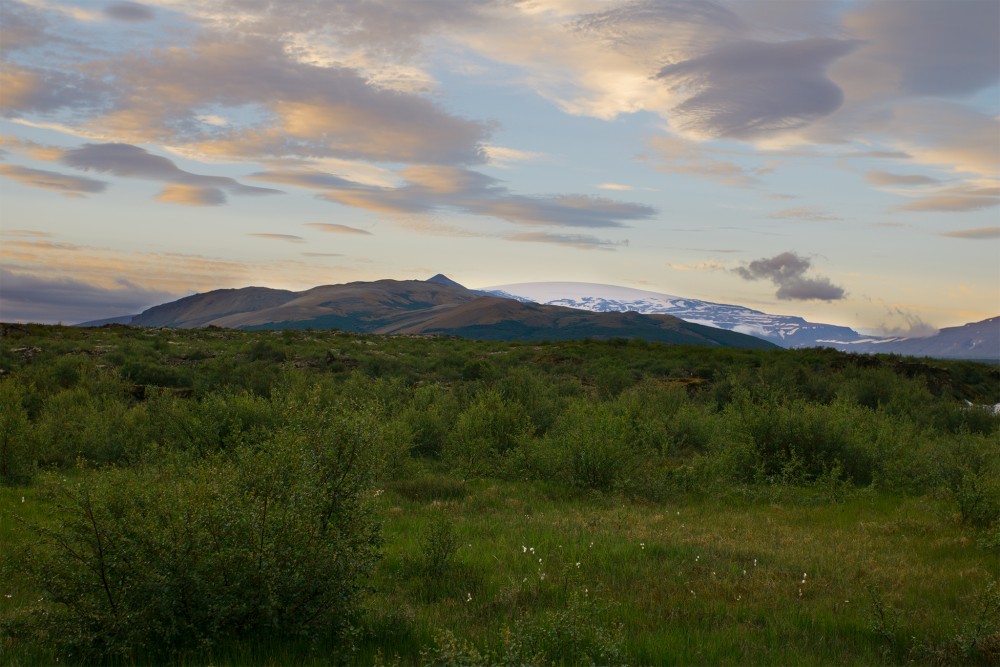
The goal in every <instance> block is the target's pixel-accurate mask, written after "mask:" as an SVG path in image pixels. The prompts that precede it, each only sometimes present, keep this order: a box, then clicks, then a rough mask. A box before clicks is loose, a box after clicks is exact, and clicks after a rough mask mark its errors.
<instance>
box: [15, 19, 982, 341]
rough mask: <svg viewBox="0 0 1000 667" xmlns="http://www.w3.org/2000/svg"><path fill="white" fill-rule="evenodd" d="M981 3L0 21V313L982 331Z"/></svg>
mask: <svg viewBox="0 0 1000 667" xmlns="http://www.w3.org/2000/svg"><path fill="white" fill-rule="evenodd" d="M998 205H1000V2H998V1H997V0H877V1H865V0H636V1H627V2H622V1H618V0H405V1H404V0H368V1H366V2H358V1H356V0H282V1H281V2H277V1H274V2H272V1H268V0H150V1H149V2H143V3H139V2H104V1H101V0H89V1H82V0H81V1H78V2H70V1H69V0H0V320H4V321H36V322H49V323H55V322H63V323H75V322H79V321H84V320H88V319H97V318H103V317H113V316H120V315H126V314H132V313H137V312H140V311H141V310H143V309H145V308H147V307H150V306H152V305H156V304H159V303H163V302H166V301H170V300H173V299H175V298H178V297H181V296H184V295H188V294H193V293H196V292H204V291H208V290H212V289H219V288H237V287H246V286H250V285H258V286H268V287H275V288H284V289H293V290H302V289H307V288H310V287H313V286H316V285H324V284H334V283H344V282H351V281H358V280H377V279H381V278H394V279H401V280H403V279H426V278H429V277H430V276H432V275H434V274H436V273H444V274H446V275H448V276H449V277H451V278H452V279H454V280H456V281H458V282H460V283H462V284H464V285H466V286H468V287H484V286H490V285H501V284H510V283H519V282H537V281H582V282H592V283H607V284H612V285H621V286H626V287H634V288H639V289H646V290H651V291H654V292H660V293H666V294H673V295H677V296H682V297H688V298H696V299H701V300H705V301H713V302H719V303H730V304H738V305H742V306H747V307H751V308H756V309H759V310H763V311H765V312H769V313H774V314H788V315H801V316H803V317H806V318H807V319H809V320H811V321H815V322H825V323H831V324H839V325H846V326H851V327H853V328H855V329H858V330H860V331H864V332H879V333H884V334H897V335H898V334H904V335H929V334H931V333H933V332H934V331H936V330H937V329H938V328H941V327H946V326H956V325H961V324H965V323H967V322H974V321H979V320H982V319H985V318H987V317H992V316H995V315H998V314H1000V208H998Z"/></svg>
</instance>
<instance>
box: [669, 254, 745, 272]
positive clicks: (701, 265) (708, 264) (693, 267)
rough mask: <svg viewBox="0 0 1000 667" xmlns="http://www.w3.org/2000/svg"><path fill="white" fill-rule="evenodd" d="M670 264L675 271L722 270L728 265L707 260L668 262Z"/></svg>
mask: <svg viewBox="0 0 1000 667" xmlns="http://www.w3.org/2000/svg"><path fill="white" fill-rule="evenodd" d="M718 252H731V251H728V250H722V251H718ZM668 266H669V267H670V268H671V269H673V270H674V271H721V270H724V269H725V268H726V265H725V264H723V263H722V262H715V261H711V260H709V261H705V262H697V263H695V264H668Z"/></svg>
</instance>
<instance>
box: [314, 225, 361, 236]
mask: <svg viewBox="0 0 1000 667" xmlns="http://www.w3.org/2000/svg"><path fill="white" fill-rule="evenodd" d="M306 227H312V228H313V229H317V230H319V231H321V232H328V233H331V234H360V235H363V236H372V233H371V232H370V231H368V230H367V229H360V228H358V227H350V226H348V225H340V224H337V223H334V222H307V223H306Z"/></svg>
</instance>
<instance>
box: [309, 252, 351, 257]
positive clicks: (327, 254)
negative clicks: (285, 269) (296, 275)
mask: <svg viewBox="0 0 1000 667" xmlns="http://www.w3.org/2000/svg"><path fill="white" fill-rule="evenodd" d="M302 256H303V257H343V256H344V255H343V254H341V253H339V252H304V253H302Z"/></svg>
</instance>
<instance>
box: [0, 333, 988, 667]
mask: <svg viewBox="0 0 1000 667" xmlns="http://www.w3.org/2000/svg"><path fill="white" fill-rule="evenodd" d="M3 334H4V335H3V338H2V339H0V370H2V371H3V372H2V374H0V551H2V558H0V570H2V571H0V582H2V584H0V663H2V664H4V665H8V664H9V665H50V664H114V665H133V664H151V663H156V664H161V663H162V664H177V665H196V664H198V665H200V664H214V665H245V664H261V665H271V664H282V665H284V664H302V665H326V664H337V663H346V664H381V665H394V664H400V665H412V664H420V665H479V664H507V665H515V664H516V665H530V664H537V665H542V664H546V665H550V664H556V665H577V664H629V665H646V664H781V665H786V664H796V665H811V664H818V665H827V664H889V665H891V664H911V663H914V664H947V665H951V664H985V665H988V664H998V663H1000V584H998V583H997V582H998V579H1000V417H998V416H996V415H994V414H993V413H992V410H991V409H989V408H987V407H984V406H990V407H991V406H992V405H993V404H994V403H997V402H1000V369H998V368H997V367H996V366H989V365H985V364H978V363H972V362H957V361H937V360H918V359H908V358H901V357H894V356H878V357H868V356H858V355H848V354H844V353H839V352H836V351H833V350H824V349H811V350H794V351H789V350H775V351H748V350H733V349H707V348H696V347H684V346H667V345H661V344H651V343H643V342H637V341H625V340H610V341H558V342H550V343H546V342H542V343H534V342H532V343H502V342H483V341H470V340H461V339H451V338H447V339H446V338H430V337H378V336H367V335H347V334H341V333H337V332H330V331H280V332H271V331H255V332H249V331H231V330H222V329H199V330H185V331H181V330H165V329H134V328H127V327H104V328H99V329H77V328H67V327H43V326H35V325H30V326H21V325H4V330H3ZM970 403H971V404H972V405H970Z"/></svg>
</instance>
